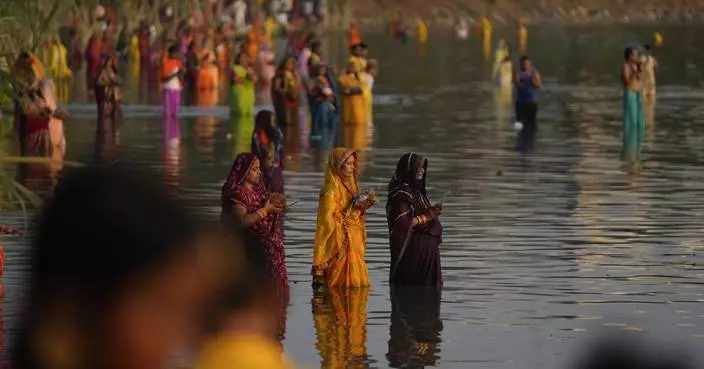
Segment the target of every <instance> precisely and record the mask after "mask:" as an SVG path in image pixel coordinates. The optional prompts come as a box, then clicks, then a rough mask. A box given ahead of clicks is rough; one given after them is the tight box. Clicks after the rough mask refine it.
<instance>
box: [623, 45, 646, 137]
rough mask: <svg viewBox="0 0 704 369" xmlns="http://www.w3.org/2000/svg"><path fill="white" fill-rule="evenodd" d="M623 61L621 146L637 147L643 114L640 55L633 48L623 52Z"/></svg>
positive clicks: (642, 131)
mask: <svg viewBox="0 0 704 369" xmlns="http://www.w3.org/2000/svg"><path fill="white" fill-rule="evenodd" d="M624 58H625V63H623V67H622V68H621V82H622V83H623V147H624V149H626V150H631V149H636V150H637V149H639V148H640V146H641V145H642V144H643V134H644V128H645V116H644V115H643V96H642V94H641V90H642V83H641V80H640V57H639V55H638V51H637V50H636V49H635V48H631V47H628V48H626V50H625V52H624Z"/></svg>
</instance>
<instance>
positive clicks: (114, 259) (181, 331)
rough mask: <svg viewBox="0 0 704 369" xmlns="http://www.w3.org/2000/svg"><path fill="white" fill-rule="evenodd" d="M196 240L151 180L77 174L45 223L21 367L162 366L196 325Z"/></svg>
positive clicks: (106, 172) (60, 191) (18, 356)
mask: <svg viewBox="0 0 704 369" xmlns="http://www.w3.org/2000/svg"><path fill="white" fill-rule="evenodd" d="M195 236H196V230H195V227H194V225H193V224H192V222H191V220H190V219H189V217H188V216H187V215H186V213H185V212H184V210H183V209H182V208H181V207H180V206H179V205H178V204H177V203H176V202H175V201H174V200H173V199H172V198H171V197H170V196H169V195H167V191H166V190H165V188H164V187H163V186H161V185H159V184H157V182H155V181H153V180H151V177H149V176H143V175H140V174H136V172H134V171H127V170H125V169H123V168H120V167H102V168H98V167H87V168H80V169H76V170H74V171H72V172H70V173H69V174H68V176H66V177H65V178H64V179H63V181H60V182H59V184H58V186H57V187H56V191H55V194H54V197H53V199H52V200H51V201H50V202H49V203H48V204H47V206H46V207H45V209H44V210H43V212H42V214H41V215H40V217H39V219H38V226H37V229H36V239H35V241H34V245H33V249H32V256H31V270H32V272H31V284H30V292H29V295H28V301H27V303H28V305H27V309H26V311H25V313H26V315H25V321H24V326H23V327H22V329H21V330H20V333H19V339H18V342H17V345H16V347H15V352H14V359H15V362H14V363H13V364H14V365H13V366H15V367H17V368H22V369H52V368H66V367H71V368H101V369H112V368H124V367H129V368H131V369H153V368H156V367H161V366H163V365H164V363H165V360H167V359H168V358H169V357H170V355H171V354H172V353H173V352H174V350H176V349H177V348H179V347H180V345H182V344H183V343H184V341H185V340H186V339H187V338H188V335H189V334H190V333H192V329H193V327H192V326H191V325H192V324H195V323H197V321H196V318H197V315H196V311H195V309H196V308H197V306H196V305H197V304H198V302H199V301H200V295H199V291H198V285H197V283H198V279H197V278H194V275H195V274H197V272H198V269H197V267H198V264H197V263H196V262H195V261H196V260H195V259H196V256H197V247H196V242H195V241H194V239H195Z"/></svg>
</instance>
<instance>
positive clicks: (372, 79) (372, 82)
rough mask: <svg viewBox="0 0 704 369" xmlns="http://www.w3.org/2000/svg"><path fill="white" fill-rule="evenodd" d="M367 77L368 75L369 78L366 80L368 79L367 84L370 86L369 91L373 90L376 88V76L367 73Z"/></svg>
mask: <svg viewBox="0 0 704 369" xmlns="http://www.w3.org/2000/svg"><path fill="white" fill-rule="evenodd" d="M366 77H367V78H365V80H366V82H367V86H369V91H371V90H373V89H374V76H372V75H371V74H369V73H367V75H366Z"/></svg>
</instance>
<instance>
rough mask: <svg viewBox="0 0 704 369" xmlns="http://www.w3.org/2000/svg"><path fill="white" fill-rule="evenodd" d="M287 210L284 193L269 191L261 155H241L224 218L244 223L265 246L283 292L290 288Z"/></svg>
mask: <svg viewBox="0 0 704 369" xmlns="http://www.w3.org/2000/svg"><path fill="white" fill-rule="evenodd" d="M285 211H286V199H285V198H284V196H283V195H282V194H281V193H278V192H269V191H268V190H267V188H266V186H265V183H264V181H263V180H262V171H261V163H260V161H259V158H257V155H255V154H251V153H243V154H239V155H238V156H237V158H236V159H235V162H234V163H233V164H232V169H230V173H229V175H228V177H227V181H226V182H225V184H224V185H223V187H222V219H223V221H224V222H226V223H228V224H241V225H242V226H243V227H244V228H245V229H246V236H247V237H248V239H252V240H254V241H256V242H261V243H262V244H263V245H265V247H266V250H267V260H268V261H269V271H270V272H271V275H272V277H274V278H276V281H277V282H278V285H279V287H281V290H282V291H285V290H287V289H288V274H287V272H286V262H285V253H284V243H283V237H282V233H281V227H280V226H279V225H280V223H281V220H282V219H281V218H282V213H283V212H285Z"/></svg>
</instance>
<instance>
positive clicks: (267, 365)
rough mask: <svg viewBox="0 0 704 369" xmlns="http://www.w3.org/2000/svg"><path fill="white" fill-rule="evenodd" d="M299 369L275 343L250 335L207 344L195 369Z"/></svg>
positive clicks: (225, 337)
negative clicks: (233, 368) (234, 368)
mask: <svg viewBox="0 0 704 369" xmlns="http://www.w3.org/2000/svg"><path fill="white" fill-rule="evenodd" d="M233 366H234V367H237V368H239V369H300V368H298V367H296V366H294V365H292V364H291V363H290V362H289V361H288V360H287V359H286V358H285V356H284V354H283V351H282V349H281V347H280V346H279V345H278V344H277V343H276V342H275V341H272V340H269V339H266V338H263V337H256V336H250V335H241V334H240V335H230V336H223V337H220V338H218V339H215V340H213V341H210V342H208V343H206V344H205V345H204V347H203V350H202V351H201V355H200V357H199V359H198V361H197V363H196V365H195V368H194V369H231V368H232V367H233Z"/></svg>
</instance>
